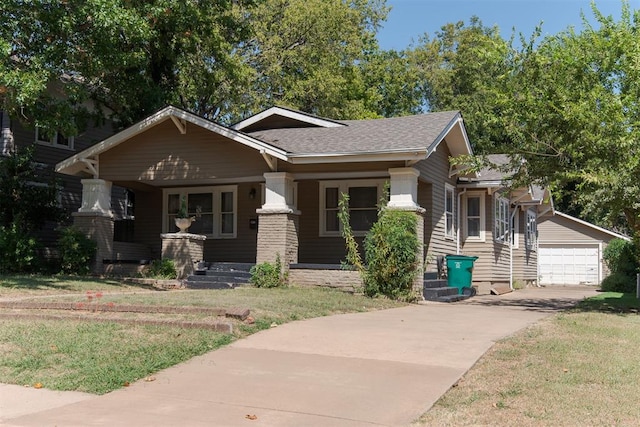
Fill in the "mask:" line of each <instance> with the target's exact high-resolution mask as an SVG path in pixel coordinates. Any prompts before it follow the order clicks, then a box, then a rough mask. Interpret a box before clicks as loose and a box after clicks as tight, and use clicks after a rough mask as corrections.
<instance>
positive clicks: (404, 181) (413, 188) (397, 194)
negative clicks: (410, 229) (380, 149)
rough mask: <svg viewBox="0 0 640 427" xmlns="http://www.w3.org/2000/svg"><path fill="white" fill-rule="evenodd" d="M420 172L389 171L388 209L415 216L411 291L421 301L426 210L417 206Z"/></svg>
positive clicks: (395, 169) (409, 170)
mask: <svg viewBox="0 0 640 427" xmlns="http://www.w3.org/2000/svg"><path fill="white" fill-rule="evenodd" d="M419 176H420V172H419V171H418V170H416V169H414V168H392V169H389V177H390V178H391V179H390V181H391V182H390V184H391V188H390V197H389V203H388V204H387V208H388V209H399V210H403V211H409V212H414V213H415V215H416V217H417V218H416V219H417V222H416V233H417V237H418V243H419V245H418V274H417V275H416V277H415V279H414V281H413V289H414V291H415V292H416V294H417V295H418V298H420V299H422V298H423V294H422V288H423V286H424V280H423V274H424V215H425V212H426V210H425V209H424V208H422V207H420V205H419V204H418V177H419Z"/></svg>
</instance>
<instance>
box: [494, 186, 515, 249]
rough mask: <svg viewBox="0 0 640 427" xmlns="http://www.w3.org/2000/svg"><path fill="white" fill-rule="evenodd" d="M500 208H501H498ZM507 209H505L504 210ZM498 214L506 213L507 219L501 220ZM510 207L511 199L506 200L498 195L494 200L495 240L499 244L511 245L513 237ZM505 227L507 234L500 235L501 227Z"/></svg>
mask: <svg viewBox="0 0 640 427" xmlns="http://www.w3.org/2000/svg"><path fill="white" fill-rule="evenodd" d="M498 206H500V208H499V207H498ZM503 208H505V209H503ZM498 213H500V214H501V213H504V215H505V217H504V218H501V217H499V216H498ZM509 217H510V206H509V199H506V198H504V197H502V196H500V195H499V194H496V195H495V196H494V199H493V240H494V241H495V242H497V243H502V244H504V245H507V244H509V240H510V237H511V224H510V222H511V221H510V219H509ZM501 224H502V225H504V226H505V233H504V234H502V235H500V236H499V235H498V227H499V225H501Z"/></svg>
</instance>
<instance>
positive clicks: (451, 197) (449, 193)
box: [444, 184, 455, 239]
mask: <svg viewBox="0 0 640 427" xmlns="http://www.w3.org/2000/svg"><path fill="white" fill-rule="evenodd" d="M454 211H455V190H454V188H453V187H452V186H451V185H448V184H445V187H444V237H445V238H447V239H453V238H454V237H455V226H454V224H453V221H454V218H455V217H454Z"/></svg>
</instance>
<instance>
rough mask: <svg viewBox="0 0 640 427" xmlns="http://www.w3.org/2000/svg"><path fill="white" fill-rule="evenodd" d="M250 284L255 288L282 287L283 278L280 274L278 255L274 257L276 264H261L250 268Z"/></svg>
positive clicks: (280, 266) (284, 280) (283, 283)
mask: <svg viewBox="0 0 640 427" xmlns="http://www.w3.org/2000/svg"><path fill="white" fill-rule="evenodd" d="M250 281H251V283H252V284H253V285H254V286H255V287H257V288H277V287H280V286H284V285H285V282H286V278H285V276H284V275H283V274H282V264H281V262H280V255H277V256H276V262H275V263H270V262H263V263H261V264H257V265H254V266H253V267H251V279H250Z"/></svg>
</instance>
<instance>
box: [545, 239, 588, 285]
mask: <svg viewBox="0 0 640 427" xmlns="http://www.w3.org/2000/svg"><path fill="white" fill-rule="evenodd" d="M599 259H600V256H599V246H598V245H595V246H594V245H589V246H586V245H582V246H567V245H562V246H559V245H557V246H541V247H540V248H539V253H538V262H539V263H540V283H541V284H543V285H580V284H590V285H597V284H598V283H599V280H598V279H599V270H600V268H599Z"/></svg>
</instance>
